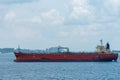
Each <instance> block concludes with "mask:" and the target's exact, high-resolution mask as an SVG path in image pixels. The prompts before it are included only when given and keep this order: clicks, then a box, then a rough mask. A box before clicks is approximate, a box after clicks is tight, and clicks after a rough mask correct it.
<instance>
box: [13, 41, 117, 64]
mask: <svg viewBox="0 0 120 80" xmlns="http://www.w3.org/2000/svg"><path fill="white" fill-rule="evenodd" d="M14 55H15V57H16V60H14V61H15V62H83V61H84V62H85V61H86V62H91V61H92V62H96V61H97V62H101V61H117V58H118V53H112V52H111V50H110V44H109V43H107V44H106V46H104V45H103V42H102V40H101V45H98V46H97V47H96V51H95V52H70V51H69V48H68V47H60V46H59V47H52V48H49V49H47V50H46V51H31V50H22V49H20V47H19V48H18V49H17V50H16V51H15V52H14Z"/></svg>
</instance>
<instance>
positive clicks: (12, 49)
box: [0, 48, 14, 53]
mask: <svg viewBox="0 0 120 80" xmlns="http://www.w3.org/2000/svg"><path fill="white" fill-rule="evenodd" d="M0 52H1V53H11V52H14V48H0Z"/></svg>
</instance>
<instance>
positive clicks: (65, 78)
mask: <svg viewBox="0 0 120 80" xmlns="http://www.w3.org/2000/svg"><path fill="white" fill-rule="evenodd" d="M14 59H15V56H14V54H13V53H8V54H7V53H6V54H0V80H120V59H119V58H118V61H117V62H14V61H13V60H14Z"/></svg>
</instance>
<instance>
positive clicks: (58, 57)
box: [14, 52, 118, 62]
mask: <svg viewBox="0 0 120 80" xmlns="http://www.w3.org/2000/svg"><path fill="white" fill-rule="evenodd" d="M14 54H15V56H16V60H15V61H16V62H39V61H40V62H69V61H70V62H74V61H75V62H77V61H113V60H114V61H117V58H118V54H115V53H114V54H104V53H101V54H97V53H94V54H93V53H86V54H85V53H79V54H73V53H72V54H69V53H68V54H62V53H58V54H25V53H20V52H19V53H17V52H14Z"/></svg>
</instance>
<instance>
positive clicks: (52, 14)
mask: <svg viewBox="0 0 120 80" xmlns="http://www.w3.org/2000/svg"><path fill="white" fill-rule="evenodd" d="M40 16H41V19H42V21H43V23H44V24H50V25H60V24H62V23H63V22H64V17H63V16H61V15H60V13H59V12H58V11H57V10H56V9H51V10H49V11H47V12H42V13H41V15H40Z"/></svg>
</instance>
